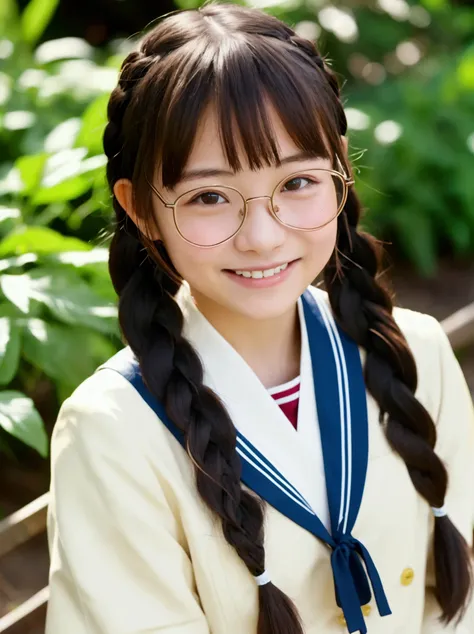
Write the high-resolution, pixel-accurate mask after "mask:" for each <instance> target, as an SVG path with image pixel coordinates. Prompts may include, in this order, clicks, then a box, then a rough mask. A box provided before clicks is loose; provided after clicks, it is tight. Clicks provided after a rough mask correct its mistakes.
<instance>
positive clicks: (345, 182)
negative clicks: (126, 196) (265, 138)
mask: <svg viewBox="0 0 474 634" xmlns="http://www.w3.org/2000/svg"><path fill="white" fill-rule="evenodd" d="M337 162H338V163H339V165H340V168H341V172H338V171H337V170H331V169H326V168H322V167H315V168H309V169H308V170H306V171H308V172H309V171H313V172H314V171H317V172H326V173H327V174H331V175H332V176H335V177H337V178H339V180H340V181H341V182H342V185H343V193H342V199H341V202H340V203H339V207H338V209H337V212H336V214H335V215H334V216H333V217H332V218H330V219H329V220H328V221H327V222H325V223H324V224H322V225H319V226H318V227H312V228H310V229H305V228H302V227H295V226H294V225H290V224H288V223H286V222H283V221H282V220H281V218H279V217H278V212H277V211H275V207H274V205H273V196H274V195H275V192H276V190H277V189H278V188H279V187H280V186H281V185H282V183H284V182H285V181H288V180H290V179H291V177H292V176H298V175H300V176H301V174H302V172H304V171H305V170H299V171H297V172H292V173H291V174H288V175H287V176H285V177H284V178H282V179H281V180H280V181H278V183H277V184H276V185H275V187H274V188H273V191H272V193H271V195H270V196H252V197H250V198H244V196H243V195H242V193H241V192H240V191H239V190H238V189H237V188H235V187H231V186H230V185H216V184H214V185H204V186H201V187H193V188H192V189H190V190H188V191H187V192H184V193H183V194H180V195H179V196H178V198H176V200H175V201H174V202H173V203H168V202H166V200H165V199H164V198H163V196H162V195H161V194H160V192H159V191H158V190H157V189H156V187H155V186H154V185H153V184H152V183H150V181H148V179H147V182H148V184H149V185H150V187H151V189H152V190H153V192H154V193H155V194H156V195H157V196H158V198H159V199H160V201H161V203H162V204H163V206H164V207H166V208H167V209H172V210H173V221H174V225H175V227H176V231H177V232H178V234H179V235H180V236H181V238H182V239H183V240H184V241H185V242H187V243H188V244H190V245H192V246H195V247H200V248H201V249H212V248H214V247H218V246H220V245H221V244H224V243H225V242H228V241H229V240H232V238H234V237H235V236H236V235H237V234H238V233H239V231H240V230H241V229H242V227H243V225H244V222H245V220H246V218H247V213H248V203H249V202H250V201H251V200H260V199H262V198H268V199H269V200H270V213H271V214H272V216H273V218H274V219H275V220H276V221H277V222H278V223H279V224H280V225H283V226H284V227H288V228H289V229H294V230H295V231H304V232H309V231H318V230H319V229H323V227H325V226H326V225H328V224H329V223H330V222H332V221H333V220H335V219H336V218H337V217H338V216H339V214H340V213H341V211H342V210H343V209H344V205H345V204H346V200H347V195H348V193H349V187H350V186H351V185H353V184H354V182H355V181H354V180H353V179H351V178H349V177H348V176H347V175H346V173H345V171H344V168H343V166H342V163H341V161H340V160H339V158H338V159H337ZM203 188H204V189H206V188H209V189H212V188H216V189H222V188H224V189H230V190H231V191H234V192H236V193H237V194H238V195H239V196H240V198H241V199H242V202H243V210H244V212H243V214H242V221H241V223H240V225H239V226H238V228H237V229H236V230H235V231H234V232H233V233H232V235H230V236H229V237H227V238H225V239H224V240H221V241H220V242H216V243H214V244H199V243H197V242H192V240H189V239H188V238H186V236H184V235H183V233H182V232H181V229H180V228H179V224H178V221H177V219H176V206H177V204H178V203H179V201H180V200H181V199H182V198H183V197H184V196H188V195H189V194H192V193H193V192H198V191H202V189H203Z"/></svg>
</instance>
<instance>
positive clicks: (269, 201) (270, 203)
mask: <svg viewBox="0 0 474 634" xmlns="http://www.w3.org/2000/svg"><path fill="white" fill-rule="evenodd" d="M265 199H266V200H268V203H269V205H268V211H272V206H273V205H272V196H268V195H266V196H251V197H250V198H244V201H245V206H246V207H248V204H249V202H251V201H252V200H265Z"/></svg>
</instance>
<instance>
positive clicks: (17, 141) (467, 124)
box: [0, 0, 474, 455]
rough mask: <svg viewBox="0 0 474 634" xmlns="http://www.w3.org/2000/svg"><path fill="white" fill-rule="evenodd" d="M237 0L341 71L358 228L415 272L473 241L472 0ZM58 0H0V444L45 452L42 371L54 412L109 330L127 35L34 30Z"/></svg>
mask: <svg viewBox="0 0 474 634" xmlns="http://www.w3.org/2000/svg"><path fill="white" fill-rule="evenodd" d="M248 3H253V4H254V5H257V4H258V6H261V7H262V8H264V9H265V10H267V11H269V12H271V13H274V14H275V15H277V16H278V17H280V18H282V19H284V20H285V21H287V22H288V23H290V24H291V25H293V26H295V27H296V28H297V30H298V31H299V32H300V33H301V34H302V35H304V36H307V37H310V38H314V39H317V41H318V44H319V47H320V49H321V50H322V52H323V54H325V55H326V56H327V57H328V58H329V60H330V63H331V64H332V65H333V67H334V68H335V69H336V71H338V72H339V73H340V74H341V76H342V77H343V78H345V82H346V83H345V85H344V92H343V94H344V99H345V105H346V108H347V113H348V119H349V127H350V151H351V158H352V159H353V164H354V169H355V172H356V177H357V181H358V183H357V186H358V189H359V191H360V194H361V196H362V199H363V202H364V205H365V207H366V209H367V213H366V216H365V219H364V223H365V225H366V226H367V227H368V228H369V229H370V231H372V232H373V233H375V234H376V235H378V236H379V237H381V238H383V239H386V240H389V241H390V242H393V243H394V245H395V247H396V248H398V249H399V251H400V252H401V253H402V254H403V255H404V256H405V257H407V258H409V259H410V260H411V261H412V262H413V263H414V264H415V266H416V267H417V268H418V270H420V271H421V272H423V273H425V274H427V275H432V274H434V273H435V271H436V267H437V263H438V258H439V256H440V254H441V253H444V252H449V253H451V254H454V255H458V256H463V255H466V254H469V255H471V256H472V254H473V253H474V187H473V177H472V174H473V173H474V117H473V114H474V45H473V41H474V11H473V9H472V8H471V7H469V6H453V5H451V4H450V3H448V2H447V0H424V1H423V2H421V3H420V2H412V3H411V4H407V2H406V1H405V0H377V2H375V0H338V1H337V2H335V3H332V4H330V3H328V2H326V0H287V1H286V2H273V3H272V1H271V0H248ZM57 4H58V0H31V2H30V4H29V5H28V6H27V8H26V9H25V10H24V12H23V13H22V14H21V15H20V14H19V13H18V10H17V7H16V4H15V2H14V0H2V2H0V25H1V26H0V241H1V242H0V276H1V277H0V427H1V428H3V430H4V431H6V432H7V434H6V435H0V449H1V447H2V445H3V447H4V449H6V450H7V449H8V443H5V437H7V438H8V434H12V435H13V436H16V437H17V438H19V439H20V440H22V441H24V442H26V443H27V444H29V445H30V446H32V447H34V448H35V449H36V450H38V451H39V452H40V453H41V454H42V455H45V454H46V452H47V437H46V434H45V430H44V426H43V422H42V417H41V415H40V414H39V412H38V409H40V410H41V406H40V405H41V398H40V394H41V393H42V392H44V386H45V385H47V386H49V387H48V389H47V390H46V393H47V395H48V399H49V400H51V398H53V400H54V407H53V408H52V411H50V412H49V414H48V411H46V410H47V408H46V409H45V412H46V414H45V415H50V416H51V418H54V416H55V414H56V412H57V405H58V404H59V403H60V402H61V401H62V400H63V399H64V398H65V397H66V396H67V395H68V394H69V393H70V392H71V391H72V390H73V389H74V387H75V386H76V385H77V384H78V383H79V382H80V381H82V380H83V379H84V378H85V377H86V376H88V375H89V374H91V373H92V372H93V371H94V369H95V367H96V366H97V365H98V364H99V363H101V362H102V361H104V360H105V359H106V358H107V357H109V356H110V355H111V354H113V352H114V351H115V350H116V349H117V347H118V346H119V345H120V343H119V334H118V331H117V325H116V319H115V315H116V308H115V297H114V293H113V291H112V288H111V284H110V281H109V278H108V273H107V264H106V260H107V252H106V248H105V247H106V239H105V237H102V238H101V239H100V240H101V241H98V240H97V236H98V235H99V233H100V231H101V230H103V228H104V227H106V226H107V224H108V222H109V218H110V198H109V194H108V193H107V187H106V183H105V178H104V165H105V156H104V155H103V153H102V142H101V137H102V130H103V127H104V124H105V113H106V104H107V100H108V95H109V93H110V91H111V89H112V88H113V87H114V85H115V83H116V80H117V71H118V68H119V65H120V61H121V60H122V58H123V57H124V55H125V54H126V52H127V50H128V48H129V47H130V43H124V42H116V43H111V45H110V46H109V47H108V49H107V50H96V49H94V48H92V47H91V46H90V45H89V44H88V43H87V42H85V41H84V40H81V39H77V38H62V39H58V40H54V41H47V42H41V38H42V34H43V32H44V29H45V28H46V26H47V24H48V21H49V20H50V18H51V16H52V15H53V13H54V11H55V9H56V7H57ZM200 4H201V2H200V1H199V0H178V5H180V6H181V7H184V8H190V7H195V6H199V5H200ZM40 42H41V43H40ZM48 390H49V391H48ZM51 395H52V396H51ZM34 403H35V404H36V405H37V407H35V404H34ZM43 417H44V416H43Z"/></svg>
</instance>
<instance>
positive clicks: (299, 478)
mask: <svg viewBox="0 0 474 634" xmlns="http://www.w3.org/2000/svg"><path fill="white" fill-rule="evenodd" d="M179 303H180V305H181V308H182V310H183V312H184V315H185V336H186V337H187V338H188V339H189V341H190V342H191V343H192V345H193V346H194V348H195V349H196V351H197V352H198V354H199V356H200V358H201V360H202V361H203V365H204V368H205V375H204V380H205V383H206V384H207V385H208V386H209V387H211V388H212V389H213V390H214V391H215V392H216V394H217V395H218V396H219V398H220V399H221V400H222V402H223V403H224V405H225V406H226V408H227V411H228V412H229V415H230V417H231V419H232V421H233V423H234V425H235V426H236V428H237V430H238V431H239V432H240V434H241V435H242V436H243V438H244V439H246V440H247V441H248V442H249V443H250V445H251V446H253V447H254V448H256V449H257V450H258V452H259V453H260V454H261V455H262V456H263V457H264V458H265V460H266V461H268V463H270V464H271V465H273V466H274V468H275V469H276V470H277V471H278V472H279V473H280V474H281V475H282V476H283V477H284V478H285V479H286V480H288V482H289V483H290V484H291V485H292V486H293V487H294V488H295V489H296V491H298V492H299V493H300V495H301V497H302V498H304V499H305V500H306V501H307V502H308V504H309V505H310V507H311V508H312V509H313V510H314V511H315V513H316V514H317V515H318V516H319V517H320V519H321V521H322V522H323V524H325V525H326V527H329V514H328V510H327V497H326V487H325V478H324V466H323V462H322V454H321V439H320V437H319V430H318V426H317V417H316V405H315V398H314V385H313V379H312V373H311V359H310V353H309V348H308V340H307V333H306V325H305V323H304V315H303V310H302V307H301V300H299V315H300V323H301V332H302V355H301V359H302V361H301V372H302V374H301V380H302V388H303V389H302V392H300V408H301V410H300V412H299V415H298V425H300V424H301V427H299V428H298V431H296V430H295V429H294V427H293V426H292V425H291V423H290V422H289V421H288V419H287V418H286V416H285V415H284V414H283V412H282V411H281V409H280V407H279V406H278V405H277V404H276V403H275V401H274V400H273V398H272V397H271V395H270V394H269V393H268V391H267V389H266V388H265V387H264V385H263V384H262V383H261V381H260V380H259V378H258V377H257V376H256V374H255V373H254V372H253V370H252V369H251V368H250V366H249V365H248V364H247V363H246V362H245V361H244V359H242V357H241V356H240V355H239V354H238V353H237V352H236V351H235V350H234V348H232V346H231V345H230V344H229V343H228V342H227V341H226V340H225V339H224V338H223V337H222V336H221V335H220V334H219V333H218V332H217V331H216V330H215V328H214V327H213V326H212V325H211V324H210V323H209V322H208V321H207V319H206V318H205V317H204V316H203V315H202V314H201V313H200V312H199V311H198V309H197V308H196V306H195V305H194V303H193V301H192V298H191V296H190V294H189V291H188V290H187V289H185V291H183V292H181V295H180V297H179ZM229 369H231V370H232V371H229Z"/></svg>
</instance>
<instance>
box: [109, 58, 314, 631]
mask: <svg viewBox="0 0 474 634" xmlns="http://www.w3.org/2000/svg"><path fill="white" fill-rule="evenodd" d="M149 67H150V58H149V57H148V58H146V59H145V61H144V58H143V57H142V56H140V55H139V54H136V53H132V54H131V55H129V56H128V57H127V59H126V60H125V62H124V64H123V67H122V68H123V70H122V75H121V78H120V82H119V85H118V86H117V87H116V88H115V89H114V91H113V93H112V95H111V99H110V102H109V107H108V116H109V122H108V125H107V127H106V130H105V133H104V150H105V152H106V154H107V156H108V158H109V162H108V165H107V176H108V179H109V184H110V187H111V189H112V190H113V184H114V183H115V182H116V181H117V180H118V178H120V177H122V176H123V174H122V171H123V167H122V164H121V161H120V155H121V152H122V145H123V138H122V127H121V126H122V122H123V117H124V114H125V111H126V108H127V105H128V103H129V101H130V99H131V95H132V92H133V85H134V83H136V81H139V80H140V79H141V78H143V77H144V74H145V73H146V70H147V69H148V68H149ZM113 205H114V209H115V212H116V215H117V225H116V230H115V234H114V237H113V240H112V243H111V247H110V259H109V270H110V275H111V278H112V282H113V284H114V288H115V290H116V292H117V294H118V296H119V321H120V327H121V329H122V332H123V333H124V336H125V339H126V341H127V342H128V344H129V345H130V348H131V349H132V351H133V353H134V355H135V356H136V358H137V360H138V362H139V364H140V369H141V373H142V376H143V379H144V382H145V384H146V386H147V388H148V389H149V390H150V392H151V393H152V394H153V395H154V396H156V398H157V399H158V400H159V401H160V402H162V403H163V405H164V407H165V409H166V413H167V414H168V416H169V417H170V419H171V420H172V421H173V423H174V424H175V425H176V426H177V427H178V428H179V429H180V430H181V431H182V432H183V434H184V438H185V446H186V450H187V453H188V455H189V457H190V459H191V461H192V463H193V465H194V468H195V477H196V486H197V489H198V492H199V494H200V496H201V498H202V499H203V500H204V502H205V503H206V504H207V506H208V507H209V508H210V510H211V511H213V512H214V513H215V514H216V515H218V517H219V518H220V520H221V525H222V531H223V534H224V537H225V539H226V541H227V542H228V543H229V544H230V546H232V547H233V548H234V549H235V550H236V552H237V554H238V555H239V557H240V558H241V560H242V561H243V563H244V564H245V566H246V567H247V569H248V570H249V572H250V573H251V574H252V575H253V576H258V575H261V574H262V573H263V572H264V571H265V550H264V531H263V525H264V505H263V503H262V501H261V500H260V499H259V498H257V497H256V496H255V495H252V494H251V493H249V492H247V491H246V490H244V489H243V488H242V487H241V482H240V477H241V462H240V457H239V455H238V453H237V451H236V443H237V432H236V428H235V426H234V424H233V423H232V421H231V419H230V417H229V414H228V413H227V411H226V409H225V407H224V405H223V404H222V403H221V401H220V400H219V398H218V397H217V395H216V394H215V393H214V392H213V391H212V390H211V389H210V388H208V387H207V386H205V385H204V383H203V368H202V364H201V361H200V359H199V356H198V354H197V353H196V352H195V350H194V349H193V347H192V346H191V344H190V343H189V342H188V341H187V340H186V339H185V338H184V337H183V334H182V330H183V321H184V320H183V314H182V312H181V310H180V308H179V306H178V304H177V302H176V301H175V299H174V296H175V295H176V293H177V291H178V289H179V285H180V284H179V282H178V281H177V277H178V276H177V272H176V271H175V270H174V269H173V266H172V264H171V261H170V259H169V257H168V256H167V253H166V251H165V249H164V247H160V248H159V249H158V250H156V249H152V253H153V256H154V257H153V258H152V257H150V255H148V254H147V252H146V250H145V248H144V247H143V244H142V243H141V241H140V238H142V239H143V236H140V234H139V231H138V229H137V228H136V227H135V226H133V227H131V229H130V231H127V230H126V227H125V221H126V219H127V217H126V214H125V211H124V210H123V209H122V207H121V206H120V204H119V202H118V200H117V199H116V197H115V196H114V197H113ZM130 224H131V223H130ZM155 260H156V261H155ZM258 592H259V604H260V609H259V617H258V628H257V632H258V634H303V630H302V626H301V623H300V619H299V616H298V614H297V611H296V608H295V607H294V605H293V603H292V602H291V600H290V599H289V598H288V597H287V596H286V595H285V594H284V593H283V592H281V591H280V590H279V589H278V588H277V587H276V586H274V585H273V584H272V583H267V584H265V585H262V586H259V589H258Z"/></svg>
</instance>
